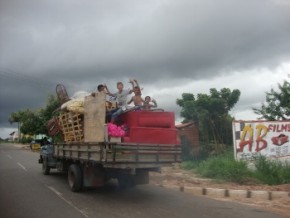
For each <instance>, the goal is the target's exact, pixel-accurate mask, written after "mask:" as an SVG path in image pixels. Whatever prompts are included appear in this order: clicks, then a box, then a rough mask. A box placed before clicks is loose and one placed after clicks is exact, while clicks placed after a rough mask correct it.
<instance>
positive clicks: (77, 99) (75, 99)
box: [61, 91, 90, 114]
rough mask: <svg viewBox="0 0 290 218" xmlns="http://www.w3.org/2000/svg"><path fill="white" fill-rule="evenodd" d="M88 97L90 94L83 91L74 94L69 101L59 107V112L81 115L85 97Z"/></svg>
mask: <svg viewBox="0 0 290 218" xmlns="http://www.w3.org/2000/svg"><path fill="white" fill-rule="evenodd" d="M89 95H90V93H88V92H85V91H78V92H76V93H75V94H74V95H73V96H72V97H71V98H70V100H69V101H67V102H65V103H64V104H62V105H61V110H67V111H70V112H75V113H80V114H83V113H84V102H85V97H86V96H89Z"/></svg>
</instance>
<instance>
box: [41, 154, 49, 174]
mask: <svg viewBox="0 0 290 218" xmlns="http://www.w3.org/2000/svg"><path fill="white" fill-rule="evenodd" d="M42 173H43V174H44V175H49V173H50V167H49V166H48V158H47V157H43V160H42Z"/></svg>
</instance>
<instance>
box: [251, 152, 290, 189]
mask: <svg viewBox="0 0 290 218" xmlns="http://www.w3.org/2000/svg"><path fill="white" fill-rule="evenodd" d="M255 167H256V171H255V173H254V177H255V178H256V179H258V180H260V181H261V182H263V183H265V184H268V185H279V184H287V183H290V163H289V162H280V161H275V160H266V158H265V157H263V156H259V157H258V158H257V159H256V160H255Z"/></svg>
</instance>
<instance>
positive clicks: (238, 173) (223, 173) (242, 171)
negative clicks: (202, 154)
mask: <svg viewBox="0 0 290 218" xmlns="http://www.w3.org/2000/svg"><path fill="white" fill-rule="evenodd" d="M196 171H197V172H198V173H199V174H200V175H201V176H204V177H208V178H214V179H219V180H225V181H229V182H236V183H239V184H243V183H245V181H247V178H248V177H249V176H250V174H251V172H250V170H249V169H248V168H247V163H246V162H244V161H236V160H235V159H234V157H233V155H231V156H230V155H229V153H226V154H222V155H218V156H215V157H212V158H209V159H207V160H205V161H202V162H201V163H200V164H199V165H198V167H197V168H196Z"/></svg>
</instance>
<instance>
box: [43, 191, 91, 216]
mask: <svg viewBox="0 0 290 218" xmlns="http://www.w3.org/2000/svg"><path fill="white" fill-rule="evenodd" d="M47 188H49V189H50V190H51V191H52V192H53V193H55V194H56V195H57V196H58V197H59V198H60V199H61V200H63V201H64V202H66V203H67V204H68V205H70V206H71V207H73V208H74V209H75V210H76V211H78V212H79V213H81V214H82V215H83V216H84V217H87V218H89V216H88V215H87V214H86V213H85V212H84V211H82V210H81V209H79V208H78V207H76V206H75V205H73V203H72V202H70V201H69V200H67V199H65V198H64V197H63V196H62V194H61V193H60V192H59V191H57V190H56V189H55V188H53V187H51V186H47Z"/></svg>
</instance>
